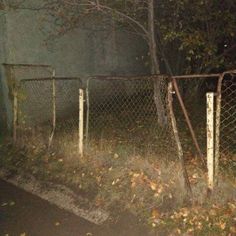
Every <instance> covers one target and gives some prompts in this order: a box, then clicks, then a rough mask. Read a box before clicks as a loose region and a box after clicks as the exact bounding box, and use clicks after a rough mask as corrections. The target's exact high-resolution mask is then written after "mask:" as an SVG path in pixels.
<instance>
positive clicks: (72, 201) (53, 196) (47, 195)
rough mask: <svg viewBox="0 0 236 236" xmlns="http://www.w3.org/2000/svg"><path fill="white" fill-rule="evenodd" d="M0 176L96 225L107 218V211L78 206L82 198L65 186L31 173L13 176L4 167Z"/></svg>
mask: <svg viewBox="0 0 236 236" xmlns="http://www.w3.org/2000/svg"><path fill="white" fill-rule="evenodd" d="M0 178H1V179H3V180H5V181H6V182H8V183H11V184H13V185H15V186H16V187H18V188H21V189H23V190H25V191H26V192H29V193H31V194H33V195H36V196H38V197H40V198H41V199H43V200H46V201H48V202H49V203H51V204H53V205H56V206H57V207H59V208H60V209H63V210H66V211H68V212H70V213H73V214H75V215H77V216H79V217H81V218H84V219H85V220H87V221H89V222H91V223H94V224H96V225H101V224H103V223H104V222H105V221H106V220H107V219H108V218H109V213H108V212H106V211H104V210H102V209H97V208H96V209H82V208H80V207H79V206H78V204H79V202H84V200H83V198H82V197H80V196H78V195H76V194H75V193H74V192H73V191H72V190H70V189H69V188H67V187H65V186H62V185H55V184H53V183H49V182H40V181H38V180H37V179H35V178H34V177H33V176H31V175H29V176H27V177H25V175H23V174H22V175H21V174H18V175H14V176H13V175H11V173H10V172H9V171H7V170H4V169H0ZM45 185H46V186H47V188H46V187H45Z"/></svg>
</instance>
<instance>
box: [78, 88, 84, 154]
mask: <svg viewBox="0 0 236 236" xmlns="http://www.w3.org/2000/svg"><path fill="white" fill-rule="evenodd" d="M83 138H84V91H83V89H80V90H79V144H78V150H79V155H80V156H81V157H82V156H83V152H84V150H83Z"/></svg>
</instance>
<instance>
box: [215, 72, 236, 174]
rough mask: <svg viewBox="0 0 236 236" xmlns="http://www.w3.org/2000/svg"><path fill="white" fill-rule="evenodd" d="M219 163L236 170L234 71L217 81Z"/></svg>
mask: <svg viewBox="0 0 236 236" xmlns="http://www.w3.org/2000/svg"><path fill="white" fill-rule="evenodd" d="M217 100H218V102H219V107H218V110H217V111H218V112H219V117H218V118H219V121H218V122H219V133H218V135H219V140H217V141H218V142H219V150H217V151H219V154H218V153H217V155H219V157H217V158H219V163H220V166H221V167H229V168H228V169H231V170H232V171H233V172H235V170H236V72H229V73H227V72H226V73H225V74H223V75H222V77H221V79H220V81H219V96H218V97H217Z"/></svg>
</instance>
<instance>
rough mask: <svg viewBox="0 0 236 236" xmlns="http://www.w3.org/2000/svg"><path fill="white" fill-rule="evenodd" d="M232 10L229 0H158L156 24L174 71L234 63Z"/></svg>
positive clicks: (217, 67)
mask: <svg viewBox="0 0 236 236" xmlns="http://www.w3.org/2000/svg"><path fill="white" fill-rule="evenodd" d="M235 10H236V5H235V2H234V1H232V0H227V1H215V0H207V1H194V2H193V1H188V0H181V1H179V0H168V1H166V0H160V1H159V4H158V8H157V21H156V25H157V28H158V30H159V33H160V38H161V39H162V43H163V44H162V47H163V48H164V49H163V50H165V51H166V57H167V58H168V59H169V61H170V62H171V66H172V68H174V69H175V72H176V73H185V72H188V73H193V72H209V71H211V70H221V69H230V68H232V67H233V66H234V65H235V60H236V58H235V56H234V54H235V44H236V38H235V28H236V15H235ZM173 48H174V53H173V51H172V50H171V49H173ZM176 61H177V63H176ZM179 61H181V62H179ZM176 64H181V65H182V68H177V67H176Z"/></svg>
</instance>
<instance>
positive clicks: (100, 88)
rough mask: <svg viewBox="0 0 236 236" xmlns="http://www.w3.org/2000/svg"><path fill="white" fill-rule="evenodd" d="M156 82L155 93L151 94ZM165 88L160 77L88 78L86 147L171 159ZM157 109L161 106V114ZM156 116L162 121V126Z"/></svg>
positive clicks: (174, 151) (172, 150)
mask: <svg viewBox="0 0 236 236" xmlns="http://www.w3.org/2000/svg"><path fill="white" fill-rule="evenodd" d="M157 80H159V81H158V89H159V90H158V91H155V89H157V88H156V87H157V86H156V84H155V83H157ZM167 84H168V80H167V79H164V78H162V77H94V78H90V79H89V80H88V86H87V127H86V128H87V129H86V133H87V142H88V143H89V147H96V148H99V149H100V150H107V151H113V152H114V151H116V152H117V153H123V154H143V153H150V152H151V153H153V152H154V153H156V154H157V153H158V154H159V155H162V156H163V155H164V156H166V157H168V155H172V156H175V155H176V145H175V142H174V140H173V133H172V128H171V125H170V122H168V121H169V111H168V101H167ZM157 93H158V94H157ZM157 99H160V100H159V101H158V102H156V100H157ZM157 106H159V107H160V106H162V109H161V110H162V111H163V114H160V109H158V108H157ZM160 116H162V117H165V119H162V122H160V119H158V118H159V117H160Z"/></svg>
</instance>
